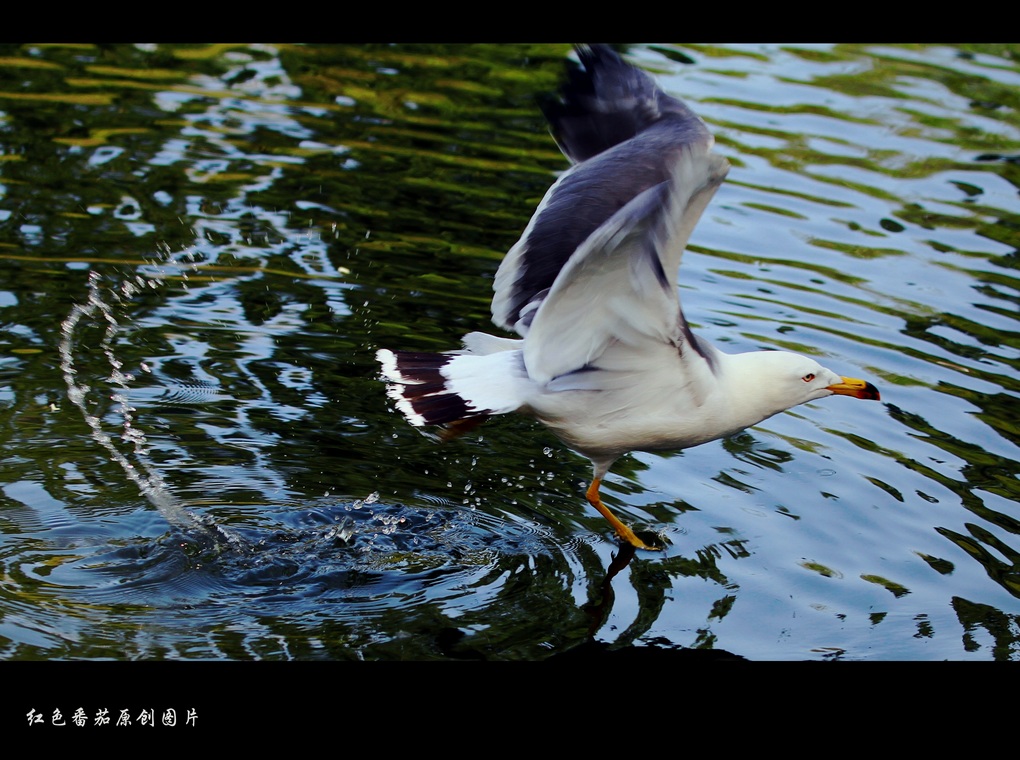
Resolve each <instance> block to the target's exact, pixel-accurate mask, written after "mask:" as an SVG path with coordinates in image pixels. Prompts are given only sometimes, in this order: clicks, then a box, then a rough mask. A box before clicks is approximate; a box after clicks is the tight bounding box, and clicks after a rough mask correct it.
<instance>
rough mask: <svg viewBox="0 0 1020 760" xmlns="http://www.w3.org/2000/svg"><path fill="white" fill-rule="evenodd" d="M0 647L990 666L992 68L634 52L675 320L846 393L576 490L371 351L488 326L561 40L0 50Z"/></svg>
mask: <svg viewBox="0 0 1020 760" xmlns="http://www.w3.org/2000/svg"><path fill="white" fill-rule="evenodd" d="M0 48H2V49H0V414H2V417H3V421H4V424H3V425H2V426H0V436H3V439H4V440H3V446H2V449H0V456H2V458H3V462H2V468H0V658H3V659H5V660H49V659H100V658H102V659H125V660H164V659H173V660H179V659H216V660H246V659H258V660H355V659H365V660H428V659H437V660H443V659H484V660H536V659H550V658H568V657H572V656H573V657H580V656H585V655H590V654H594V653H599V654H604V653H612V652H614V651H617V650H630V651H633V650H635V649H641V650H645V651H651V650H655V651H657V652H667V651H668V652H682V651H689V650H694V649H705V650H713V651H714V652H715V653H716V654H718V655H720V656H734V657H742V658H747V659H752V660H764V659H771V660H825V659H845V660H902V659H915V660H943V659H953V660H984V661H990V660H1016V659H1020V598H1018V597H1020V570H1018V558H1020V535H1018V533H1020V509H1018V505H1017V499H1018V495H1020V484H1018V482H1017V475H1018V460H1020V456H1018V452H1017V443H1018V436H1020V413H1018V403H1017V401H1018V391H1020V383H1018V380H1017V368H1018V354H1020V351H1018V348H1020V323H1018V314H1020V308H1018V307H1020V278H1018V277H1017V267H1018V263H1020V256H1018V250H1017V248H1018V244H1020V231H1018V230H1020V198H1018V188H1020V173H1018V165H1020V115H1018V108H1020V64H1018V62H1017V54H1018V50H1017V48H1015V47H1014V48H1010V47H1005V46H972V47H948V46H924V47H919V46H832V45H796V46H780V45H758V44H754V45H752V44H748V45H740V46H733V47H709V46H696V45H692V46H688V45H654V46H652V45H634V46H631V47H629V48H627V49H626V52H627V55H628V57H629V58H630V59H631V60H632V61H634V62H636V63H637V64H639V65H641V66H643V67H645V68H646V69H648V70H650V71H652V72H654V74H655V75H656V76H657V78H658V80H659V81H660V83H661V84H662V85H663V86H664V87H665V88H666V89H667V90H668V91H669V92H670V93H672V94H674V95H677V96H679V97H681V98H683V99H685V100H686V101H687V102H688V103H689V104H690V105H691V106H692V107H693V108H694V109H695V110H696V111H697V112H698V113H699V114H701V115H702V116H703V117H704V118H705V120H706V121H707V122H708V124H709V126H710V128H711V129H712V130H713V131H714V133H715V134H716V138H717V142H718V146H719V150H720V152H721V153H723V154H724V155H725V156H726V157H727V158H729V160H730V162H731V163H732V165H733V169H732V171H731V172H730V175H729V179H728V181H727V182H726V183H725V185H724V186H723V187H722V188H721V190H720V191H719V193H718V194H717V195H716V197H715V199H714V201H713V202H712V204H711V206H710V207H709V209H708V211H707V212H706V214H705V216H704V218H703V219H702V221H701V223H700V225H699V227H698V229H697V230H696V232H695V234H694V237H693V239H692V244H691V248H690V250H689V252H688V254H687V256H686V257H685V261H684V266H683V268H682V270H681V278H680V280H681V297H682V299H683V301H684V306H685V310H686V312H687V315H688V317H689V318H690V319H691V321H692V322H693V323H695V325H696V327H697V329H698V330H699V332H700V334H701V335H703V336H704V337H706V338H708V339H709V340H712V341H713V342H716V343H717V344H718V345H720V346H721V347H722V348H724V349H725V350H728V351H739V350H748V349H757V348H789V349H794V350H798V351H801V352H804V353H808V354H810V355H812V356H816V357H818V358H819V359H821V360H822V361H823V362H824V363H825V364H827V365H829V366H831V367H832V368H833V369H835V370H836V371H838V372H840V373H841V374H846V375H853V376H858V377H866V378H868V379H870V380H872V382H874V383H875V384H876V385H877V386H879V387H880V389H881V391H882V401H881V402H880V403H864V402H856V401H851V400H848V399H842V398H830V399H824V400H822V401H819V402H816V403H812V404H809V405H806V406H802V407H798V408H797V409H795V410H793V411H791V412H788V413H785V414H782V415H780V416H778V417H775V418H772V419H771V420H768V421H766V422H765V423H763V424H762V425H761V426H760V427H757V428H754V429H752V430H749V431H747V432H745V433H743V434H741V435H738V436H736V437H735V438H733V439H731V440H727V441H723V442H716V443H712V444H707V445H705V446H702V447H700V448H697V449H692V450H690V451H687V452H684V453H677V454H640V453H639V454H635V455H633V456H630V457H627V458H625V459H623V460H621V461H620V462H618V463H617V465H616V467H615V468H614V469H613V472H612V473H611V474H610V476H609V478H608V480H607V482H606V484H605V485H604V487H603V494H604V497H605V499H606V501H607V503H608V504H609V505H610V506H611V507H612V508H614V509H615V511H616V512H617V514H619V515H620V516H621V518H623V519H624V521H625V522H627V523H629V524H631V525H634V526H635V527H637V528H640V529H643V530H650V531H656V532H660V533H661V534H662V536H663V537H664V538H665V540H666V541H667V542H668V544H669V545H668V548H667V550H666V551H665V552H664V553H663V554H661V555H659V554H656V555H654V556H653V555H650V554H639V555H637V556H633V557H630V556H628V555H627V554H626V553H621V550H620V548H619V547H618V546H617V545H616V543H615V542H614V540H613V537H612V536H611V535H610V534H609V532H608V530H607V526H606V525H605V523H604V522H603V520H602V519H601V518H600V517H598V515H596V514H595V513H594V512H593V511H592V510H591V509H590V508H589V507H587V505H586V504H585V502H584V500H583V490H584V487H585V485H586V482H587V479H588V477H589V474H590V473H589V464H588V462H587V460H585V459H584V458H582V457H580V456H578V455H577V454H574V453H572V452H570V451H568V450H566V449H565V448H563V447H562V446H561V445H560V444H559V443H558V442H557V441H556V440H555V439H554V438H553V437H552V436H551V434H550V433H548V432H547V431H545V430H544V429H543V428H542V427H541V426H539V425H537V424H536V423H533V422H531V421H529V420H527V419H523V418H516V417H510V418H505V419H500V420H495V421H491V422H489V423H486V425H484V426H483V427H482V428H480V429H479V430H478V431H477V432H475V433H473V434H470V435H468V436H465V437H463V438H461V439H459V440H457V441H454V442H452V443H449V444H445V445H439V444H436V443H434V442H433V441H431V440H429V439H428V438H426V437H424V436H422V435H421V434H420V433H418V432H417V431H415V430H413V429H411V428H410V427H408V426H407V425H406V423H404V421H403V420H402V418H401V417H400V416H399V415H398V414H396V413H394V412H393V411H392V410H391V409H390V408H389V406H388V402H387V399H386V397H385V393H384V391H383V387H382V385H381V383H380V382H379V381H378V379H377V377H376V371H377V370H376V366H375V363H374V360H373V354H374V352H375V350H376V348H378V347H382V346H387V347H393V348H406V349H419V350H446V349H451V348H455V347H457V345H458V341H459V338H460V336H461V335H462V334H463V333H465V332H469V331H471V330H478V329H481V330H487V331H490V330H492V326H491V325H490V323H489V299H490V294H491V281H492V276H493V274H494V272H495V270H496V267H497V266H498V264H499V261H500V259H501V257H502V255H503V253H504V252H505V251H506V250H507V248H509V246H510V245H512V243H513V242H514V241H515V240H516V239H517V237H518V236H519V234H520V233H521V231H522V230H523V228H524V225H525V224H526V223H527V220H528V218H529V216H530V213H531V211H532V210H533V208H534V206H535V205H536V203H537V202H538V200H539V199H540V198H541V196H542V194H543V192H544V191H545V189H546V188H547V187H548V186H549V184H550V183H551V182H552V181H553V179H554V178H555V176H556V172H558V171H561V170H562V169H563V168H564V167H565V161H564V159H563V158H562V157H561V156H560V154H559V153H558V151H557V150H556V147H555V145H554V144H553V142H552V140H551V138H550V137H549V135H548V133H547V131H546V129H545V125H544V123H543V120H542V117H541V114H540V112H539V110H538V108H537V106H536V97H538V96H540V95H542V94H543V93H546V92H548V91H550V90H552V89H553V88H555V86H556V84H557V82H558V78H559V76H560V74H561V72H562V69H563V62H564V60H565V59H566V58H567V57H568V56H569V55H570V48H569V46H566V45H547V44H543V45H482V46H463V45H393V46H390V45H371V46H326V45H307V46H269V45H208V46H207V45H191V46H183V45H182V46H171V45H159V46H155V45H153V46H142V45H139V46H129V45H112V46H102V47H96V46H88V45H72V46H68V45H46V46H43V45H38V46H31V45H26V46H16V45H5V46H0Z"/></svg>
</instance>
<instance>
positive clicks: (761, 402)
mask: <svg viewBox="0 0 1020 760" xmlns="http://www.w3.org/2000/svg"><path fill="white" fill-rule="evenodd" d="M728 358H729V359H732V360H735V361H733V362H732V363H729V362H728V364H730V366H729V367H727V369H728V370H729V371H730V372H734V373H735V376H734V377H731V378H730V380H731V381H732V382H734V383H736V384H737V385H738V387H739V392H738V393H737V394H734V397H735V398H740V399H741V402H742V403H746V404H747V405H748V410H747V413H748V414H749V416H757V417H759V420H758V421H761V420H763V419H765V418H767V417H771V416H772V415H773V414H778V413H779V412H782V411H784V410H786V409H790V408H791V407H794V406H797V405H798V404H803V403H805V402H806V401H813V400H815V399H819V398H824V397H825V396H831V395H833V394H837V395H841V396H853V397H855V398H862V399H874V400H878V399H879V398H880V396H879V393H878V389H877V388H875V386H874V385H872V384H871V383H869V382H867V381H865V380H858V379H857V378H854V377H843V376H841V375H838V374H836V373H835V372H833V371H832V370H831V369H827V368H826V367H823V366H822V365H821V364H819V363H818V362H817V361H815V360H814V359H812V358H810V357H808V356H802V355H800V354H795V353H792V352H790V351H751V352H748V353H745V354H733V355H730V356H729V357H728ZM752 409H753V410H754V411H753V413H752V412H751V410H752ZM752 424H753V423H752Z"/></svg>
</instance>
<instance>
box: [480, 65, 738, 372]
mask: <svg viewBox="0 0 1020 760" xmlns="http://www.w3.org/2000/svg"><path fill="white" fill-rule="evenodd" d="M578 52H579V55H580V58H581V61H582V63H583V64H584V68H583V69H575V70H574V71H573V73H572V74H571V77H570V79H569V81H568V83H567V84H566V85H565V87H564V88H563V91H562V93H563V101H562V102H561V103H554V104H552V105H550V106H547V107H546V108H545V109H544V110H545V112H546V115H547V116H548V117H549V119H550V123H551V125H552V131H553V134H554V136H555V137H556V139H557V142H558V143H559V144H560V146H561V148H562V149H563V152H564V153H565V154H566V155H567V156H568V157H569V158H571V159H572V160H574V161H577V162H578V163H576V164H575V165H574V166H572V167H571V168H570V169H568V170H567V171H566V172H565V173H564V174H563V175H562V176H561V177H560V179H559V180H558V181H557V182H556V183H555V184H554V185H553V186H552V187H551V188H550V189H549V191H548V192H547V193H546V196H545V198H544V199H543V200H542V202H541V203H540V204H539V207H538V209H537V210H536V211H535V214H534V216H533V217H532V219H531V222H530V223H529V224H528V227H527V229H526V230H525V231H524V234H523V235H522V236H521V239H520V240H519V241H518V242H517V244H516V245H514V247H513V248H511V250H510V251H509V253H508V254H507V256H506V258H505V259H504V260H503V263H502V264H501V266H500V268H499V271H498V272H497V274H496V280H495V283H494V289H495V291H496V292H495V296H494V298H493V303H492V311H493V320H494V321H495V322H496V324H498V325H500V326H501V327H504V328H506V329H510V330H515V331H516V332H518V333H519V334H520V335H523V336H526V337H527V341H526V342H525V362H526V364H527V366H528V371H529V373H530V374H531V375H532V377H534V378H535V379H536V380H540V381H548V380H549V379H550V378H552V377H556V376H558V375H561V374H563V373H565V372H570V371H574V370H577V369H579V368H581V367H584V366H585V365H587V364H588V363H589V362H590V361H591V360H592V359H593V358H594V357H595V356H598V355H599V354H600V353H601V352H602V351H604V350H605V348H606V347H607V346H608V345H610V344H611V343H612V342H613V341H624V342H626V343H628V344H631V345H633V344H634V342H635V341H640V340H647V339H651V340H655V341H660V342H661V341H666V342H675V343H676V344H677V345H679V342H680V341H681V340H683V338H684V337H685V335H689V330H688V328H687V325H686V322H685V321H684V319H683V315H682V312H681V310H680V304H679V300H678V297H677V279H676V278H677V269H678V267H679V265H680V258H681V255H682V253H683V249H684V247H685V246H686V244H687V240H688V238H689V237H690V234H691V232H692V230H693V229H694V225H695V224H696V223H697V221H698V218H699V217H700V216H701V213H702V211H703V210H704V208H705V206H706V205H707V204H708V201H709V200H710V199H711V197H712V195H713V194H714V192H715V190H716V188H717V187H718V186H719V184H720V183H721V182H722V181H723V179H724V178H725V176H726V172H727V171H728V168H729V165H728V163H727V162H726V160H725V159H724V158H722V157H720V156H717V155H715V154H713V153H712V152H711V148H712V144H713V139H712V136H711V134H710V133H709V131H708V129H707V127H706V126H705V124H704V122H702V120H701V119H700V118H698V117H697V115H695V114H694V113H693V112H692V111H691V110H690V109H689V108H687V106H686V105H684V104H683V103H682V102H680V101H679V100H677V99H676V98H672V97H670V96H668V95H666V94H665V93H663V92H662V91H661V90H660V89H659V88H658V87H657V86H656V85H655V83H654V82H653V81H652V79H651V78H650V77H649V76H648V75H647V74H645V73H644V72H641V71H639V70H638V69H635V68H634V67H632V66H630V65H629V64H627V63H626V62H624V61H623V60H622V59H621V58H620V57H619V56H618V55H616V53H614V52H613V51H612V50H610V49H609V48H606V47H603V46H595V47H591V48H581V49H579V51H578Z"/></svg>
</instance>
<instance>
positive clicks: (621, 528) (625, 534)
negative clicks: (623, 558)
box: [585, 478, 660, 551]
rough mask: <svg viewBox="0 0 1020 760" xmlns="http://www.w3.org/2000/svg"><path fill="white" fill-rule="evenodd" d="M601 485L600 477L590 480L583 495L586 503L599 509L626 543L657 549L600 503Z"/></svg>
mask: <svg viewBox="0 0 1020 760" xmlns="http://www.w3.org/2000/svg"><path fill="white" fill-rule="evenodd" d="M601 485H602V479H601V478H595V479H594V480H593V481H592V482H591V485H590V486H588V492H587V493H586V494H585V497H586V498H587V499H588V503H589V504H591V505H592V506H593V507H595V509H597V510H598V511H599V514H600V515H602V516H603V517H604V518H606V520H608V521H609V524H610V525H612V526H613V530H615V531H616V535H618V536H619V537H620V538H622V539H623V540H624V541H626V542H627V543H628V544H630V545H631V546H633V547H634V548H635V549H646V550H648V551H658V550H659V549H660V547H658V546H649V545H648V544H646V543H645V542H644V541H642V540H641V539H640V538H638V537H637V534H635V533H634V531H632V530H631V529H630V528H628V527H627V526H626V525H624V524H623V523H622V522H620V520H619V519H618V518H617V517H616V515H614V514H613V513H612V512H610V511H609V507H607V506H606V505H605V504H603V503H602V499H601V498H600V497H599V486H601Z"/></svg>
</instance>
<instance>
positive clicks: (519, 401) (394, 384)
mask: <svg viewBox="0 0 1020 760" xmlns="http://www.w3.org/2000/svg"><path fill="white" fill-rule="evenodd" d="M375 357H376V360H377V361H378V362H379V364H380V365H381V366H382V375H383V378H384V379H385V380H386V381H387V391H386V392H387V395H389V397H390V398H391V399H393V400H394V402H396V407H397V409H398V410H399V411H400V412H401V413H402V414H403V415H404V417H406V418H407V421H408V422H410V423H411V424H412V425H414V426H415V427H422V426H425V425H442V426H443V427H444V433H443V434H441V436H440V437H441V438H443V439H444V440H445V439H448V438H453V437H455V436H457V435H460V434H461V433H465V432H467V431H468V430H472V429H473V428H475V427H477V426H478V425H480V424H481V423H482V422H484V421H485V420H486V419H488V418H489V417H490V416H492V415H494V414H505V413H507V412H513V411H516V410H518V409H519V408H520V407H521V406H522V405H523V403H524V402H523V395H522V394H523V391H524V389H525V385H524V384H525V383H526V382H527V373H525V372H523V360H522V359H521V357H520V351H501V352H498V353H493V354H488V355H476V354H469V353H449V354H432V353H422V352H417V351H390V350H389V349H385V348H384V349H380V350H379V351H377V352H376V355H375Z"/></svg>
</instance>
